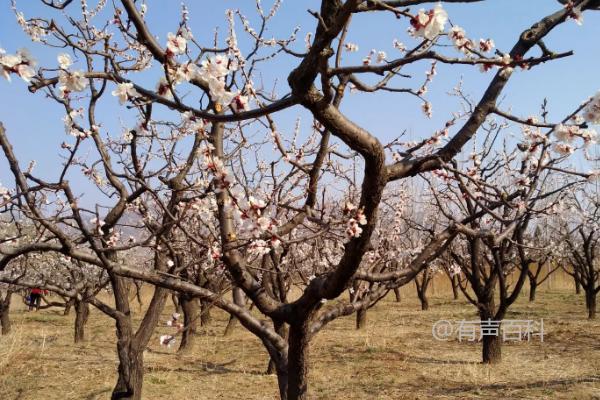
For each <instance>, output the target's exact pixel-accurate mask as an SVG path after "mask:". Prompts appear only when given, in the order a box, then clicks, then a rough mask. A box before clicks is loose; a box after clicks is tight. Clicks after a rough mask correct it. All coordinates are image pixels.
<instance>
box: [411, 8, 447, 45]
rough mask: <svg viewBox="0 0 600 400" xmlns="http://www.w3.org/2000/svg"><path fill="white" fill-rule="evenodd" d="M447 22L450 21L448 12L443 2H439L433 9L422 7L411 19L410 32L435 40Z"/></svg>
mask: <svg viewBox="0 0 600 400" xmlns="http://www.w3.org/2000/svg"><path fill="white" fill-rule="evenodd" d="M446 22H448V13H447V12H446V10H444V8H443V7H442V5H441V4H438V5H437V6H435V8H433V9H432V10H428V11H426V10H425V9H421V10H419V12H418V13H417V15H415V16H414V17H412V18H411V20H410V24H411V25H412V28H411V30H410V33H411V34H412V35H414V36H418V37H423V38H425V39H428V40H433V39H435V38H436V37H437V36H438V35H439V34H440V33H442V32H443V31H444V28H445V26H446Z"/></svg>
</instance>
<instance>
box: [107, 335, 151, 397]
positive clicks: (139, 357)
mask: <svg viewBox="0 0 600 400" xmlns="http://www.w3.org/2000/svg"><path fill="white" fill-rule="evenodd" d="M117 351H118V353H119V379H118V380H117V385H116V386H115V388H114V389H113V392H112V396H111V400H117V399H127V400H141V399H142V384H143V381H144V355H143V351H140V350H137V349H134V348H132V347H131V343H130V342H129V341H123V340H122V339H119V342H118V343H117Z"/></svg>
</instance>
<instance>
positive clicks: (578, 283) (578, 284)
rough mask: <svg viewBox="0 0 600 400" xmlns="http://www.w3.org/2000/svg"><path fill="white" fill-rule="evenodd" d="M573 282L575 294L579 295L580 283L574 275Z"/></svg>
mask: <svg viewBox="0 0 600 400" xmlns="http://www.w3.org/2000/svg"><path fill="white" fill-rule="evenodd" d="M573 280H574V281H575V294H581V282H580V281H579V277H577V275H575V276H574V277H573Z"/></svg>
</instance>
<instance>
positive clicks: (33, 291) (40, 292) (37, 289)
mask: <svg viewBox="0 0 600 400" xmlns="http://www.w3.org/2000/svg"><path fill="white" fill-rule="evenodd" d="M43 292H44V291H43V290H42V289H39V288H34V289H31V294H42V293H43Z"/></svg>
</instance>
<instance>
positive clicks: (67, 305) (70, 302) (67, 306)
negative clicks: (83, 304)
mask: <svg viewBox="0 0 600 400" xmlns="http://www.w3.org/2000/svg"><path fill="white" fill-rule="evenodd" d="M73 304H75V300H73V299H69V300H67V302H66V303H65V311H64V312H63V315H64V316H65V317H66V316H67V315H70V314H71V308H72V307H73Z"/></svg>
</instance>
